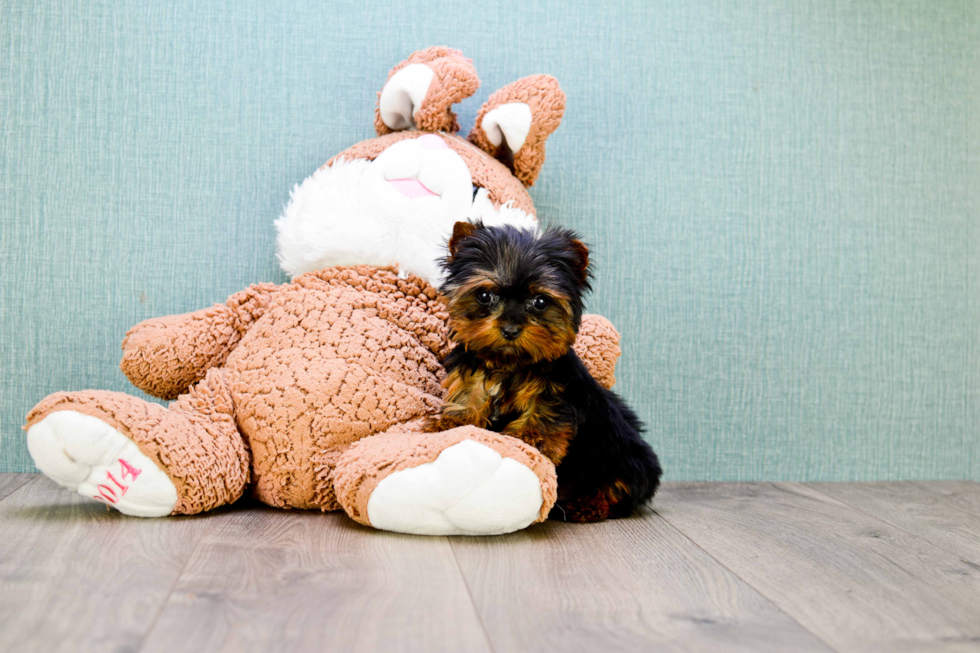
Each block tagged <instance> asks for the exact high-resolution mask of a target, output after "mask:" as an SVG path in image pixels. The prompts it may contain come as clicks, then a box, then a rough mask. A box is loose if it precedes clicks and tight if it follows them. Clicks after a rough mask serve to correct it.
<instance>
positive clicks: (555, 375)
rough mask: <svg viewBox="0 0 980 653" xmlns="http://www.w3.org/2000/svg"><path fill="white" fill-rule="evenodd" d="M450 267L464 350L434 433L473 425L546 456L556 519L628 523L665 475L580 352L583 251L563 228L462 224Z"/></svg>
mask: <svg viewBox="0 0 980 653" xmlns="http://www.w3.org/2000/svg"><path fill="white" fill-rule="evenodd" d="M442 263H443V268H444V270H445V272H446V280H445V282H444V283H443V285H442V287H441V288H440V290H441V291H442V293H443V294H444V295H445V296H446V298H447V299H448V302H449V314H450V321H449V327H450V335H451V337H452V338H453V340H454V341H455V342H456V343H457V345H456V347H454V348H453V349H452V351H451V352H450V353H449V355H448V356H447V358H446V361H445V367H446V372H447V376H446V379H445V381H444V383H443V385H444V387H445V389H446V402H445V404H444V405H443V407H442V411H441V413H440V414H439V416H438V417H435V418H432V419H431V420H429V422H428V424H427V429H428V430H432V431H442V430H446V429H449V428H452V427H455V426H461V425H463V424H473V425H476V426H480V427H483V428H487V429H490V430H493V431H498V432H501V433H505V434H507V435H511V436H514V437H516V438H520V439H521V440H524V441H525V442H527V443H528V444H531V445H534V446H535V447H537V449H538V450H539V451H541V453H543V454H544V455H546V456H548V457H549V458H550V459H551V460H552V461H553V462H554V463H555V465H556V466H557V471H558V502H557V503H556V505H555V508H554V509H553V510H552V513H551V516H552V517H554V518H557V519H566V520H568V521H578V522H591V521H599V520H602V519H606V518H609V517H624V516H626V515H629V514H630V513H631V512H633V510H634V509H635V508H637V507H638V506H641V505H643V504H644V503H646V502H647V501H649V500H650V498H651V497H653V494H654V492H656V490H657V486H658V484H659V482H660V474H661V469H660V465H659V463H658V461H657V456H656V454H654V452H653V450H652V449H651V448H650V445H648V444H647V443H646V442H645V441H644V440H643V438H642V436H641V435H640V433H641V431H642V430H643V425H642V424H641V423H640V420H639V419H638V418H637V416H636V414H635V413H634V412H633V411H632V410H630V408H629V407H628V406H626V405H625V404H624V403H623V402H622V400H621V399H620V398H619V397H618V396H617V395H616V394H615V393H613V392H611V391H609V390H606V389H605V388H603V387H602V386H601V385H599V384H598V383H597V382H596V381H595V379H593V378H592V376H591V375H590V374H589V372H588V370H587V369H586V368H585V365H584V364H583V363H582V361H581V360H580V359H579V357H578V356H577V355H576V354H575V352H574V350H573V349H572V348H571V345H572V343H573V342H574V341H575V336H576V334H577V332H578V328H579V323H580V322H581V318H582V296H583V295H584V294H585V293H586V292H588V291H589V290H590V285H589V279H590V276H591V275H590V271H589V251H588V249H587V248H586V247H585V245H583V244H582V243H581V242H580V241H579V240H578V238H577V237H576V235H575V234H574V233H573V232H571V231H568V230H565V229H559V228H549V229H547V230H545V231H544V232H543V233H540V234H536V233H534V232H532V231H526V230H521V229H517V228H514V227H511V226H503V227H485V226H483V225H482V224H475V225H474V224H469V223H466V222H458V223H456V226H455V228H454V230H453V236H452V238H451V239H450V241H449V253H448V255H447V256H446V258H445V259H443V261H442Z"/></svg>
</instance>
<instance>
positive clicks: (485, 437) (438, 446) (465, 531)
mask: <svg viewBox="0 0 980 653" xmlns="http://www.w3.org/2000/svg"><path fill="white" fill-rule="evenodd" d="M334 486H335V488H336V492H337V500H338V501H339V502H340V504H341V506H343V508H344V510H345V511H347V514H348V515H350V516H351V517H352V518H353V519H354V520H355V521H358V522H360V523H362V524H365V525H367V526H373V527H374V528H378V529H381V530H388V531H396V532H399V533H413V534H417V535H499V534H502V533H510V532H513V531H516V530H520V529H522V528H525V527H527V526H529V525H531V524H533V523H535V522H538V521H543V520H544V519H546V518H547V516H548V512H549V511H550V510H551V507H552V506H553V505H554V502H555V492H556V488H557V477H556V476H555V467H554V465H553V464H552V463H551V461H550V460H548V459H547V458H545V457H544V456H543V455H542V454H541V453H539V452H538V451H537V450H536V449H535V448H534V447H531V446H530V445H527V444H525V443H524V442H521V441H520V440H517V439H515V438H511V437H508V436H504V435H500V434H497V433H491V432H489V431H485V430H483V429H479V428H476V427H472V426H463V427H460V428H456V429H452V430H449V431H445V432H442V433H415V432H408V433H391V432H389V433H382V434H380V435H375V436H372V437H369V438H365V439H363V440H361V441H359V442H357V443H356V444H354V445H353V447H351V449H350V450H348V451H347V452H346V453H345V454H344V455H343V456H342V457H341V459H340V461H339V462H338V464H337V467H336V469H335V470H334Z"/></svg>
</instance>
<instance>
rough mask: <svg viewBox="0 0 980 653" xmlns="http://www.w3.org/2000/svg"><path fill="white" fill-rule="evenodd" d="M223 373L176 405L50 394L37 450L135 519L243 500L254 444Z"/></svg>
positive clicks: (43, 464) (58, 476) (56, 469)
mask: <svg viewBox="0 0 980 653" xmlns="http://www.w3.org/2000/svg"><path fill="white" fill-rule="evenodd" d="M233 411H234V409H233V403H232V400H231V396H230V394H229V392H228V389H227V387H226V386H225V385H224V381H223V380H222V378H221V375H220V374H219V373H217V372H216V371H215V370H211V371H209V372H208V374H207V376H206V377H205V378H204V379H203V380H202V381H201V382H200V383H198V384H197V385H195V386H194V387H193V388H191V390H190V391H189V392H188V393H187V394H184V395H181V396H180V398H179V399H178V400H177V401H175V402H173V403H172V404H170V406H169V407H168V408H164V407H163V406H159V405H157V404H151V403H149V402H146V401H143V400H142V399H140V398H138V397H133V396H130V395H127V394H123V393H121V392H105V391H98V390H86V391H82V392H58V393H55V394H53V395H49V396H48V397H45V398H44V399H43V400H41V402H40V403H39V404H38V405H37V406H35V407H34V408H33V409H32V410H31V412H30V413H29V414H28V415H27V426H26V429H27V446H28V450H29V451H30V453H31V456H32V457H33V458H34V462H35V464H36V465H37V466H38V468H39V469H40V470H41V471H42V472H44V473H45V474H47V475H48V476H50V477H51V478H52V479H53V480H54V481H55V482H57V483H60V484H61V485H64V486H65V487H67V488H69V489H71V490H73V491H75V492H78V493H79V494H82V495H83V496H87V497H92V498H93V499H96V500H100V501H103V502H105V503H107V504H108V505H110V506H112V507H114V508H116V509H117V510H119V511H120V512H123V513H125V514H127V515H138V516H140V517H159V516H162V515H170V514H174V515H193V514H196V513H199V512H204V511H205V510H211V509H212V508H216V507H218V506H221V505H224V504H226V503H232V502H233V501H236V500H237V499H238V498H239V497H240V496H241V495H242V493H243V492H244V491H245V487H246V486H247V484H248V480H249V471H250V458H249V454H248V448H247V447H246V446H245V442H244V441H243V440H242V437H241V434H240V433H239V432H238V429H237V427H236V425H235V420H234V415H233Z"/></svg>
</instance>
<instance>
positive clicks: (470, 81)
mask: <svg viewBox="0 0 980 653" xmlns="http://www.w3.org/2000/svg"><path fill="white" fill-rule="evenodd" d="M479 87H480V78H479V77H477V76H476V69H474V68H473V62H472V61H471V60H469V59H467V58H466V57H464V56H463V53H462V52H460V51H459V50H453V49H451V48H446V47H441V46H439V47H432V48H426V49H425V50H420V51H418V52H416V53H415V54H413V55H412V56H410V57H409V58H408V59H406V60H405V61H403V62H401V63H400V64H398V65H397V66H395V67H394V68H392V69H391V72H390V73H389V74H388V81H387V82H386V83H385V85H384V88H382V89H381V92H380V93H378V108H377V109H376V110H375V112H374V128H375V130H376V131H377V132H378V136H384V135H385V134H390V133H391V132H393V131H399V130H402V129H420V130H423V131H445V132H457V131H459V122H458V121H457V120H456V114H455V113H453V112H452V111H451V108H452V106H453V104H455V103H456V102H460V101H461V100H463V99H465V98H468V97H469V96H471V95H473V93H475V92H476V89H478V88H479Z"/></svg>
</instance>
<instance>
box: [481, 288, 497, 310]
mask: <svg viewBox="0 0 980 653" xmlns="http://www.w3.org/2000/svg"><path fill="white" fill-rule="evenodd" d="M496 300H497V296H496V295H494V294H493V293H492V292H490V291H489V290H478V291H476V301H478V302H480V303H481V304H482V305H484V306H489V305H490V304H492V303H494V302H495V301H496Z"/></svg>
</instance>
